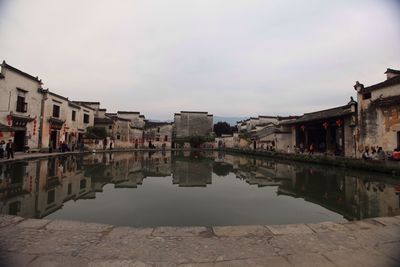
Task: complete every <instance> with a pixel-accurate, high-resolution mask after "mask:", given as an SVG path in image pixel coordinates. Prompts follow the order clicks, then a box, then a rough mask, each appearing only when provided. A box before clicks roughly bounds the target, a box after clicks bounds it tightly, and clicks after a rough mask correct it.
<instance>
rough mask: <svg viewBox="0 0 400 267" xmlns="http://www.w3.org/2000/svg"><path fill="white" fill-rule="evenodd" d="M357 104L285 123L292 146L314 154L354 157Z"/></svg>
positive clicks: (352, 102) (353, 102) (349, 104)
mask: <svg viewBox="0 0 400 267" xmlns="http://www.w3.org/2000/svg"><path fill="white" fill-rule="evenodd" d="M356 117H357V103H356V102H355V101H354V100H353V99H351V101H350V102H349V103H348V104H347V105H344V106H340V107H335V108H331V109H326V110H321V111H316V112H311V113H305V114H304V115H303V116H301V117H299V118H298V119H295V120H292V121H289V122H284V123H282V124H284V125H290V126H291V128H292V144H294V145H296V147H298V148H300V149H301V150H303V149H304V150H308V149H309V148H310V146H311V145H313V146H314V150H315V152H320V153H328V154H335V155H342V156H355V137H354V128H355V126H356Z"/></svg>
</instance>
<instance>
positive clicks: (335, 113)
mask: <svg viewBox="0 0 400 267" xmlns="http://www.w3.org/2000/svg"><path fill="white" fill-rule="evenodd" d="M352 113H353V112H352V111H351V105H350V104H347V105H345V106H340V107H336V108H331V109H325V110H320V111H316V112H311V113H304V115H303V116H301V117H300V118H298V119H295V120H291V121H287V122H282V123H281V124H297V123H303V122H310V121H318V120H325V119H330V118H336V117H342V116H347V115H350V114H352Z"/></svg>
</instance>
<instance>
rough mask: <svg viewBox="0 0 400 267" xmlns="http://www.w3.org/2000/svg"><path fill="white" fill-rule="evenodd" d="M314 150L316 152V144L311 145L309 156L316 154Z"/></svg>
mask: <svg viewBox="0 0 400 267" xmlns="http://www.w3.org/2000/svg"><path fill="white" fill-rule="evenodd" d="M314 150H315V147H314V143H311V145H310V150H309V154H310V155H312V154H314Z"/></svg>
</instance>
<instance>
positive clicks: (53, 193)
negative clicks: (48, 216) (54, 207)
mask: <svg viewBox="0 0 400 267" xmlns="http://www.w3.org/2000/svg"><path fill="white" fill-rule="evenodd" d="M55 200H56V191H54V190H51V191H49V192H47V205H48V204H51V203H53V202H54V201H55Z"/></svg>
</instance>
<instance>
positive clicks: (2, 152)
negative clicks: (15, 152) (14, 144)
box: [0, 140, 6, 159]
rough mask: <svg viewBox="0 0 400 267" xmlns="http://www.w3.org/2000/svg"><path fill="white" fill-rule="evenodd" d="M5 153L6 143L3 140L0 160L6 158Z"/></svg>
mask: <svg viewBox="0 0 400 267" xmlns="http://www.w3.org/2000/svg"><path fill="white" fill-rule="evenodd" d="M4 151H6V142H4V141H3V140H1V142H0V159H3V158H4Z"/></svg>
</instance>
